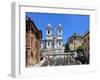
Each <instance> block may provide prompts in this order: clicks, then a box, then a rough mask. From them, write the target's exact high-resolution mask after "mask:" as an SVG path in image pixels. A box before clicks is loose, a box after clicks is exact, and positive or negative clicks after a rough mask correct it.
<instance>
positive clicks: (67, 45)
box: [64, 43, 70, 52]
mask: <svg viewBox="0 0 100 80" xmlns="http://www.w3.org/2000/svg"><path fill="white" fill-rule="evenodd" d="M69 51H70V49H69V44H68V43H66V44H65V50H64V52H69Z"/></svg>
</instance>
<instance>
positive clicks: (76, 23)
mask: <svg viewBox="0 0 100 80" xmlns="http://www.w3.org/2000/svg"><path fill="white" fill-rule="evenodd" d="M26 16H28V17H29V18H31V20H33V22H34V23H35V25H36V26H37V28H38V29H40V30H42V36H43V38H42V39H45V38H46V26H47V24H48V23H50V24H51V26H52V28H53V29H54V27H55V26H57V25H58V24H61V25H62V29H63V31H62V33H63V35H62V37H63V43H66V42H67V39H68V38H69V37H70V36H71V35H72V34H73V33H77V34H78V35H82V34H83V33H84V32H86V31H88V30H89V26H90V23H89V22H90V17H89V15H80V14H53V13H52V14H51V13H33V12H26Z"/></svg>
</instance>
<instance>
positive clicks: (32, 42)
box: [25, 17, 42, 67]
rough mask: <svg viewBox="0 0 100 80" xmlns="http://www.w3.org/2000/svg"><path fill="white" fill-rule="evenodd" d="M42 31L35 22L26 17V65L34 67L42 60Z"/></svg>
mask: <svg viewBox="0 0 100 80" xmlns="http://www.w3.org/2000/svg"><path fill="white" fill-rule="evenodd" d="M41 38H42V32H41V31H40V30H39V29H38V28H37V27H36V25H35V24H34V22H33V21H32V20H31V19H30V18H28V17H26V57H25V58H26V67H32V66H33V65H35V64H37V63H39V62H40V44H41Z"/></svg>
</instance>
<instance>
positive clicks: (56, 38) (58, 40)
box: [41, 24, 64, 53]
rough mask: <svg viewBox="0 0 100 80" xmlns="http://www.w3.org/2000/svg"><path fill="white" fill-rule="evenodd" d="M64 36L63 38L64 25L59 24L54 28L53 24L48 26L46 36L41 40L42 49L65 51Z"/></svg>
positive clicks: (46, 50)
mask: <svg viewBox="0 0 100 80" xmlns="http://www.w3.org/2000/svg"><path fill="white" fill-rule="evenodd" d="M62 44H63V38H62V25H61V24H59V25H58V26H57V27H55V28H54V30H53V27H52V26H51V24H48V25H47V26H46V38H45V40H42V41H41V49H42V50H44V51H45V52H47V53H48V52H49V53H50V52H58V53H60V52H64V50H63V46H62Z"/></svg>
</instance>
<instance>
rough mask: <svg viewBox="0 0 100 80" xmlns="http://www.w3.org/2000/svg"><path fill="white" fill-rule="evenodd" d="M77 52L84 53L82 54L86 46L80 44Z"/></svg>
mask: <svg viewBox="0 0 100 80" xmlns="http://www.w3.org/2000/svg"><path fill="white" fill-rule="evenodd" d="M76 52H77V53H82V54H84V46H83V45H81V46H79V47H78V48H77V50H76Z"/></svg>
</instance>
